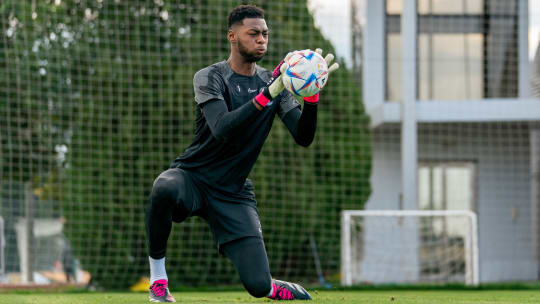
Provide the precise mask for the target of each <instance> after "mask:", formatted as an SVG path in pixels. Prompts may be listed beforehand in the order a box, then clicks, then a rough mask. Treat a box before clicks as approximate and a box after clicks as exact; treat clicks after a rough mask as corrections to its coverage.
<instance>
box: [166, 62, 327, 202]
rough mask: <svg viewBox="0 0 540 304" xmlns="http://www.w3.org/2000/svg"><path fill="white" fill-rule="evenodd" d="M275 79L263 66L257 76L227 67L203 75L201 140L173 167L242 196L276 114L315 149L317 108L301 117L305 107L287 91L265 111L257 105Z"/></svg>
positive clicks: (199, 84)
mask: <svg viewBox="0 0 540 304" xmlns="http://www.w3.org/2000/svg"><path fill="white" fill-rule="evenodd" d="M270 78H271V73H270V72H269V71H267V70H265V69H263V68H261V67H258V66H257V68H256V72H255V75H253V76H244V75H240V74H237V73H235V72H234V71H233V70H232V69H231V68H230V66H229V65H228V64H227V62H226V61H222V62H219V63H216V64H213V65H211V66H209V67H206V68H204V69H202V70H200V71H198V72H197V73H196V74H195V76H194V79H193V86H194V89H195V101H196V103H197V118H196V126H195V138H194V140H193V143H192V144H191V145H190V146H189V147H188V148H187V149H186V150H185V152H184V154H182V155H181V156H179V157H178V158H177V159H176V160H174V162H173V164H172V165H171V167H176V168H182V169H184V170H187V171H190V172H191V173H193V174H194V175H195V177H196V178H197V179H199V180H200V181H202V182H204V183H205V184H207V185H209V186H211V187H212V188H214V189H216V190H219V191H220V192H224V194H227V193H229V194H233V195H234V196H236V195H239V194H240V192H241V190H242V189H243V187H244V184H245V183H246V179H247V176H248V175H249V173H250V171H251V169H252V168H253V165H254V164H255V161H256V160H257V157H258V156H259V153H260V151H261V149H262V146H263V144H264V141H265V140H266V138H267V137H268V134H269V132H270V129H271V127H272V123H273V121H274V117H275V115H276V114H277V115H278V116H279V117H280V118H281V119H282V120H284V122H285V124H286V126H287V128H288V129H289V131H290V132H291V134H293V136H294V137H295V139H296V140H297V141H299V139H298V138H300V140H302V139H301V138H308V140H307V141H308V145H309V143H311V141H312V140H313V136H314V133H315V122H316V108H317V107H316V105H305V106H304V111H302V112H300V105H299V104H298V102H297V101H296V100H295V99H294V97H293V96H292V94H290V93H289V92H288V91H286V90H283V92H282V93H281V94H280V95H278V97H276V98H274V99H273V100H272V101H271V102H270V103H269V104H268V105H267V106H266V107H265V108H264V109H263V110H262V111H259V110H258V109H257V108H256V107H255V106H254V105H253V104H252V99H253V98H254V97H255V96H256V95H257V94H258V93H259V91H260V90H261V88H263V87H265V86H266V85H267V82H268V81H269V80H270ZM308 108H309V109H308ZM306 110H307V111H306ZM304 112H306V113H304ZM288 113H289V114H288ZM300 114H302V115H300ZM301 116H305V117H304V118H302V117H301ZM302 120H303V121H304V122H303V123H302ZM299 122H300V123H299ZM302 126H303V127H302ZM300 133H302V134H300ZM297 137H298V138H297ZM304 141H305V140H304Z"/></svg>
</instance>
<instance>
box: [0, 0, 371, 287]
mask: <svg viewBox="0 0 540 304" xmlns="http://www.w3.org/2000/svg"><path fill="white" fill-rule="evenodd" d="M241 3H244V2H243V1H232V0H227V1H221V0H192V1H161V0H154V1H136V0H130V1H124V0H115V1H113V0H95V1H94V0H34V1H30V0H3V1H1V2H0V32H1V33H0V70H1V72H0V139H1V150H0V162H1V166H0V170H1V171H0V178H1V186H2V187H1V188H0V191H1V192H0V195H1V196H0V199H1V204H0V215H1V216H2V217H3V218H4V221H5V224H6V228H5V238H6V240H7V246H6V250H5V253H6V272H7V273H20V272H21V267H22V266H21V262H22V261H21V258H20V252H19V251H20V249H17V248H18V247H17V240H18V237H17V229H16V225H17V223H23V224H25V222H24V221H21V219H24V218H25V217H26V215H27V211H28V208H27V207H28V206H32V208H31V210H33V211H32V213H33V217H34V221H35V223H34V227H42V226H40V225H41V224H40V223H42V222H45V220H46V219H49V220H52V222H55V221H57V222H59V223H63V226H62V229H61V230H60V231H57V232H56V235H57V237H56V238H53V237H52V236H46V237H48V238H51V241H56V242H61V240H63V239H64V236H65V238H66V239H67V240H68V243H69V244H70V245H71V247H72V248H73V256H74V257H75V258H76V260H77V261H78V263H79V264H80V268H82V269H84V270H86V271H88V272H89V273H90V274H91V276H92V279H93V281H95V282H96V283H97V284H99V285H101V286H104V287H109V286H113V287H116V288H118V287H123V286H127V285H131V284H132V283H134V282H135V281H136V280H137V279H138V278H139V277H140V276H143V275H148V265H147V263H148V262H147V255H146V241H145V234H144V221H143V219H144V207H145V204H146V200H147V197H148V195H149V192H150V190H151V186H152V182H153V180H154V178H155V177H156V176H157V175H158V174H159V173H160V172H161V171H162V170H164V169H165V168H167V167H168V166H169V164H170V162H171V161H172V160H173V159H174V158H175V157H176V156H178V155H179V154H181V153H182V152H183V150H184V149H185V148H186V147H187V146H188V145H189V144H190V143H191V140H192V138H193V129H194V120H195V103H194V98H193V87H192V79H193V74H194V73H195V72H196V71H197V70H199V69H201V68H203V67H205V66H207V65H210V64H212V63H214V62H218V61H221V60H223V59H225V58H227V57H228V54H229V44H228V41H227V39H226V17H227V14H228V12H229V11H230V9H231V8H233V7H234V6H236V5H238V4H241ZM251 3H254V4H257V5H259V6H261V7H262V8H263V9H265V11H266V21H267V23H268V25H269V27H270V29H271V34H270V43H269V55H268V56H267V57H266V58H265V59H264V60H263V61H262V62H261V65H262V66H264V67H266V68H272V67H273V66H274V65H275V64H276V63H277V62H279V61H280V60H281V58H282V57H283V56H284V55H285V54H286V53H287V52H288V51H291V50H295V49H305V48H311V49H314V48H316V47H321V48H322V49H324V50H325V53H326V52H327V51H331V52H333V51H334V49H333V46H332V45H331V44H330V43H329V41H328V40H326V39H325V38H324V37H323V36H322V35H321V33H320V32H319V30H318V29H317V28H315V26H314V21H313V17H312V15H311V14H310V12H309V10H308V8H307V4H306V2H305V1H293V0H274V1H263V0H260V1H252V2H251ZM338 61H340V60H339V59H338ZM341 64H342V68H341V69H340V70H338V72H336V73H334V74H333V75H332V77H331V79H330V83H329V85H328V86H327V87H326V88H325V90H324V91H323V93H322V96H321V104H320V106H319V123H318V132H317V135H316V139H315V141H314V143H313V145H312V146H311V147H309V148H308V149H305V148H302V147H300V146H297V145H296V144H295V143H294V140H293V139H292V138H291V136H290V135H289V133H288V131H287V130H286V129H285V128H284V127H283V125H282V124H281V122H276V124H275V125H274V128H273V130H272V132H271V134H270V137H269V139H268V141H267V143H266V145H265V147H264V149H263V151H262V154H261V156H260V158H259V160H258V162H257V164H256V167H255V169H254V170H253V172H252V173H251V175H250V177H251V178H252V179H253V180H254V183H255V188H256V195H257V200H258V203H259V211H260V215H261V221H262V226H263V233H264V236H265V240H266V247H267V251H268V255H269V260H270V267H271V271H272V274H273V275H274V276H276V277H280V278H283V279H290V280H296V279H301V280H304V281H307V282H313V281H316V280H317V273H316V268H315V263H314V255H313V252H312V247H311V246H310V236H313V238H314V240H315V242H316V245H317V249H318V256H319V257H320V262H321V264H322V265H321V266H322V270H323V273H324V275H325V276H328V277H331V276H337V275H338V274H339V257H340V255H339V252H340V248H339V227H340V226H339V215H340V211H341V210H342V209H345V208H347V209H361V208H362V207H363V205H364V203H365V201H366V200H367V198H368V196H369V194H370V185H369V176H370V166H371V154H370V153H371V147H370V134H369V129H368V118H367V116H366V114H365V113H364V109H363V105H362V100H361V92H360V89H359V87H360V85H359V83H358V82H357V81H356V80H355V79H356V78H355V76H354V75H353V74H352V73H351V72H350V71H349V70H347V69H346V68H345V64H344V62H341ZM26 224H28V223H26ZM21 231H22V230H21ZM19 235H20V232H19ZM34 237H35V238H38V236H37V235H35V236H34ZM59 240H60V241H59ZM41 243H43V239H41V242H36V243H35V244H37V245H34V246H32V252H31V256H32V258H31V261H33V262H32V268H33V269H34V270H35V271H44V272H45V271H53V272H54V271H55V270H58V269H59V266H58V265H56V266H55V265H54V263H55V262H54V261H56V260H58V261H61V260H62V257H64V256H65V250H63V251H62V252H57V251H58V250H56V249H55V250H52V249H51V250H47V248H49V247H50V246H45V245H44V246H41V245H39V244H41ZM63 246H64V248H65V247H66V245H63ZM43 255H49V256H51V258H44V257H43ZM49 260H51V261H52V262H50V263H48V262H47V261H49ZM38 261H45V262H38ZM50 264H52V265H50ZM167 272H168V275H169V279H170V280H171V282H172V284H173V286H177V285H208V284H216V283H219V284H227V283H237V282H238V279H237V276H236V274H235V271H234V269H233V268H232V265H231V264H230V262H229V261H228V260H227V259H225V258H222V257H220V256H219V255H218V254H217V250H216V247H215V243H214V241H213V240H212V237H211V234H210V231H209V229H208V227H207V225H206V223H204V222H203V221H202V220H200V219H198V218H193V219H190V220H187V221H186V222H184V223H183V224H180V225H174V227H173V232H172V234H171V237H170V240H169V246H168V255H167ZM118 284H120V285H118Z"/></svg>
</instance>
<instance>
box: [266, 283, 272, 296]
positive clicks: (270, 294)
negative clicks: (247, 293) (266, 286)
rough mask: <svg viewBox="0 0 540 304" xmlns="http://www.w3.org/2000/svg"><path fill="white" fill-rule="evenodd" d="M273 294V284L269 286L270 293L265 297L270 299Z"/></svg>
mask: <svg viewBox="0 0 540 304" xmlns="http://www.w3.org/2000/svg"><path fill="white" fill-rule="evenodd" d="M273 293H274V284H271V285H270V293H269V294H268V295H267V296H266V297H271V296H272V294H273Z"/></svg>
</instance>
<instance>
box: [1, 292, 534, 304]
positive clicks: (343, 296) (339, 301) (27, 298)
mask: <svg viewBox="0 0 540 304" xmlns="http://www.w3.org/2000/svg"><path fill="white" fill-rule="evenodd" d="M310 293H311V295H312V297H313V301H311V302H310V303H313V304H315V303H329V304H334V303H335V304H349V303H350V304H352V303H355V304H356V303H375V304H377V303H385V304H395V303H399V304H403V303H415V304H423V303H425V304H434V303H438V304H446V303H452V304H455V303H458V304H465V303H467V304H473V303H474V304H483V303H501V304H502V303H504V304H511V303H512V304H513V303H520V304H523V303H540V290H499V291H498V290H484V291H483V290H479V291H475V290H452V291H448V290H444V291H443V290H428V291H422V290H414V291H406V290H396V291H392V290H385V291H363V290H356V291H353V290H351V291H326V290H325V291H314V290H310ZM173 295H174V296H175V298H176V300H177V301H178V302H180V303H203V304H218V303H219V304H221V303H270V302H272V303H273V301H270V300H268V299H255V298H252V297H251V296H249V294H248V293H247V292H238V291H226V292H194V291H186V292H173ZM4 303H6V304H8V303H9V304H13V303H17V304H113V303H114V304H128V303H129V304H136V303H149V302H148V295H147V294H146V293H119V292H118V293H117V292H108V293H102V292H88V293H48V292H47V293H26V294H20V293H0V304H4ZM297 303H298V302H297Z"/></svg>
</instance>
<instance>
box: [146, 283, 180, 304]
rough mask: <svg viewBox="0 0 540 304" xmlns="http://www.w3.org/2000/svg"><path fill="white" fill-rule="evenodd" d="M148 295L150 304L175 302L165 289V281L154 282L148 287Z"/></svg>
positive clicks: (167, 289)
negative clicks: (152, 303) (151, 303)
mask: <svg viewBox="0 0 540 304" xmlns="http://www.w3.org/2000/svg"><path fill="white" fill-rule="evenodd" d="M149 293H150V296H149V299H150V302H176V300H175V299H174V298H173V296H172V295H171V293H170V292H169V288H167V280H157V281H155V282H154V283H153V284H152V285H150V290H149Z"/></svg>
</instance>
